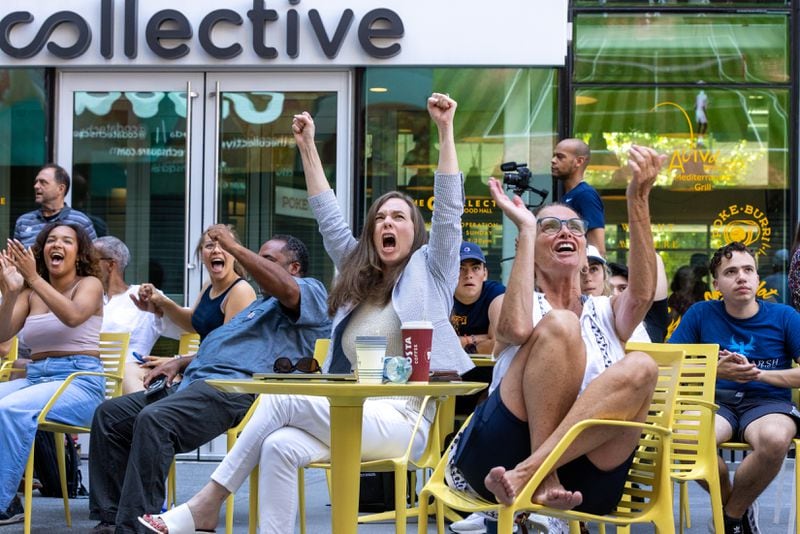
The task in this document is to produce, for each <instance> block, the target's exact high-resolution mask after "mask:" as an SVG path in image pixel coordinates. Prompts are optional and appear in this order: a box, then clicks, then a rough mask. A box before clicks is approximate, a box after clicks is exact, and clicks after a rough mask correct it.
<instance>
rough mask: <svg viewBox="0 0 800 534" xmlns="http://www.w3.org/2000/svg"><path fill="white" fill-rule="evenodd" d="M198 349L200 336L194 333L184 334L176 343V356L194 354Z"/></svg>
mask: <svg viewBox="0 0 800 534" xmlns="http://www.w3.org/2000/svg"><path fill="white" fill-rule="evenodd" d="M199 348H200V334H198V333H196V332H184V333H183V334H181V339H180V341H179V342H178V354H181V355H183V356H185V355H187V354H194V353H196V352H197V349H199Z"/></svg>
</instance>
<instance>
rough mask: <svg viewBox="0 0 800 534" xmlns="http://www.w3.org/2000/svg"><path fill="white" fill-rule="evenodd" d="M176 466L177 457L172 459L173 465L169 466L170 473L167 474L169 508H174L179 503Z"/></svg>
mask: <svg viewBox="0 0 800 534" xmlns="http://www.w3.org/2000/svg"><path fill="white" fill-rule="evenodd" d="M176 478H177V475H176V468H175V458H173V459H172V465H170V466H169V473H168V474H167V510H169V509H171V508H174V507H175V505H176V504H177V500H178V498H177V496H176V494H177V493H178V490H177V486H178V484H177V482H176Z"/></svg>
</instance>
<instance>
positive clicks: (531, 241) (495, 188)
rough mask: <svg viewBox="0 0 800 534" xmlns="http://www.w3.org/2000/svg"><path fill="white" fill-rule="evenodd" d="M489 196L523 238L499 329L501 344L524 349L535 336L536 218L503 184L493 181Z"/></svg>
mask: <svg viewBox="0 0 800 534" xmlns="http://www.w3.org/2000/svg"><path fill="white" fill-rule="evenodd" d="M489 192H490V193H491V194H492V198H493V199H494V201H495V203H496V204H497V206H499V207H500V209H501V210H503V213H504V214H505V216H506V217H508V218H509V219H510V220H511V222H513V223H514V224H515V225H516V227H517V230H518V231H519V236H518V238H517V254H516V257H515V258H514V263H513V264H512V266H511V274H510V275H509V277H508V284H506V292H505V294H504V295H503V300H502V305H501V307H500V317H499V318H498V320H497V326H496V329H495V341H496V343H498V344H506V345H522V344H523V343H525V341H527V340H528V338H529V337H530V336H531V334H532V333H533V291H534V283H533V280H534V278H533V277H534V261H533V254H534V248H535V244H536V216H535V215H534V214H533V213H531V212H530V210H529V209H528V208H527V207H526V206H525V203H524V202H523V201H522V199H521V198H520V197H518V196H517V195H514V198H513V199H509V198H508V196H506V193H505V191H503V186H502V184H501V183H500V182H499V181H498V180H495V179H494V178H489Z"/></svg>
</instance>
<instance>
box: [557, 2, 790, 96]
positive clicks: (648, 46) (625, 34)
mask: <svg viewBox="0 0 800 534" xmlns="http://www.w3.org/2000/svg"><path fill="white" fill-rule="evenodd" d="M575 20H576V23H575V38H574V43H575V45H574V46H575V68H574V71H573V80H574V81H575V82H577V83H588V82H630V83H659V84H663V83H670V82H675V83H680V82H691V83H695V82H700V81H704V82H706V83H725V84H728V83H788V82H789V78H790V76H789V58H790V54H789V18H788V17H786V16H785V15H783V14H775V15H773V14H769V15H764V14H753V13H745V14H715V15H713V16H708V15H707V14H705V13H701V14H697V13H691V14H690V13H637V14H613V13H603V14H581V15H578V16H576V18H575Z"/></svg>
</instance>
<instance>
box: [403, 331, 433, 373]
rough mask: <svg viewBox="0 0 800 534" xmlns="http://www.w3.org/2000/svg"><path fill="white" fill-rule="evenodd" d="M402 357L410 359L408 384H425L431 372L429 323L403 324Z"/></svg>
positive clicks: (431, 338)
mask: <svg viewBox="0 0 800 534" xmlns="http://www.w3.org/2000/svg"><path fill="white" fill-rule="evenodd" d="M401 330H402V334H403V355H404V356H405V357H406V358H411V376H410V377H409V378H408V381H409V382H427V381H428V376H429V375H430V370H431V343H432V341H433V323H431V322H430V321H408V322H405V323H403V325H402V327H401Z"/></svg>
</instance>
